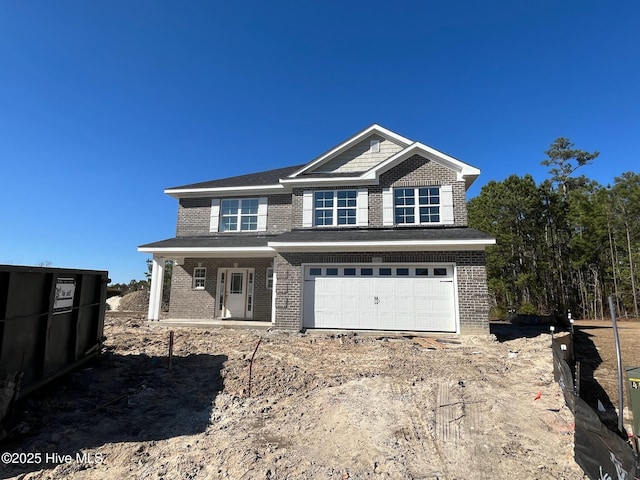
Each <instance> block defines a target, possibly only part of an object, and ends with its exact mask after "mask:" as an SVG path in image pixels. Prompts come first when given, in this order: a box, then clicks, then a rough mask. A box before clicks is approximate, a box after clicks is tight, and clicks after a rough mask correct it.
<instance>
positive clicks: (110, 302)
mask: <svg viewBox="0 0 640 480" xmlns="http://www.w3.org/2000/svg"><path fill="white" fill-rule="evenodd" d="M120 300H122V297H121V296H120V295H117V296H115V297H109V298H107V310H109V311H111V312H115V311H118V310H120Z"/></svg>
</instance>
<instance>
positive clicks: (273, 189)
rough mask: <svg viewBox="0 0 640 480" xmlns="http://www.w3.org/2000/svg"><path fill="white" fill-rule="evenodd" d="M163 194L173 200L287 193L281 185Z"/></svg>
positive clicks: (180, 191)
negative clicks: (212, 195) (212, 196)
mask: <svg viewBox="0 0 640 480" xmlns="http://www.w3.org/2000/svg"><path fill="white" fill-rule="evenodd" d="M164 193H166V194H167V195H170V196H172V197H174V198H187V197H202V196H207V195H211V194H214V195H216V196H220V195H247V194H249V195H268V194H274V193H276V194H277V193H289V191H288V189H287V187H285V186H284V185H281V184H275V185H254V186H248V187H243V186H242V185H238V186H237V187H215V188H167V189H166V190H165V191H164Z"/></svg>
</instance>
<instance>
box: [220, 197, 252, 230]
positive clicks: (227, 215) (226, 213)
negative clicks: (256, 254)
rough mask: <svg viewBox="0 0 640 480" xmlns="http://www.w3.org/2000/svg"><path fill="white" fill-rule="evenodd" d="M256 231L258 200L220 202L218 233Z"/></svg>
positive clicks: (246, 199) (245, 199) (244, 199)
mask: <svg viewBox="0 0 640 480" xmlns="http://www.w3.org/2000/svg"><path fill="white" fill-rule="evenodd" d="M257 229H258V199H257V198H243V199H240V200H222V202H221V203H220V231H221V232H229V231H232V232H238V231H245V230H257Z"/></svg>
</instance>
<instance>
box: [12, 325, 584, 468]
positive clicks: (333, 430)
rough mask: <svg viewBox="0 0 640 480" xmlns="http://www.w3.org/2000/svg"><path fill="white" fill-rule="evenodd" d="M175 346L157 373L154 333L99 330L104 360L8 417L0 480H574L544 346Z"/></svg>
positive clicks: (190, 336) (273, 338)
mask: <svg viewBox="0 0 640 480" xmlns="http://www.w3.org/2000/svg"><path fill="white" fill-rule="evenodd" d="M504 328H506V327H504ZM173 331H174V332H175V343H174V357H173V361H172V367H171V368H168V358H167V351H168V341H169V330H168V329H167V328H166V327H162V326H160V325H158V324H157V323H156V324H148V323H147V322H146V321H144V319H143V316H135V315H133V316H132V315H129V316H122V315H116V314H108V315H107V320H106V325H105V334H106V336H107V341H106V344H105V348H104V351H103V353H102V355H101V356H100V357H99V358H98V359H96V360H95V361H92V362H91V363H90V364H87V365H86V367H85V368H83V369H81V370H79V371H76V372H74V373H72V374H70V375H68V376H66V377H64V378H63V379H61V380H59V381H56V382H55V383H53V384H51V385H49V386H48V387H46V388H44V389H43V390H41V391H39V392H38V393H36V394H34V395H32V396H31V397H29V398H28V399H26V400H25V401H23V402H21V403H20V404H19V408H18V413H17V424H16V428H15V429H14V432H13V438H11V439H10V440H9V441H5V443H4V444H3V445H1V448H0V450H1V451H3V452H4V451H8V452H12V453H14V457H16V462H15V464H13V465H11V466H7V465H6V464H0V477H1V478H20V479H22V478H24V479H61V478H65V479H67V478H68V479H112V478H135V479H195V478H198V479H206V478H212V479H218V478H221V479H243V478H244V479H254V478H255V479H307V478H309V479H315V478H321V479H346V478H351V479H362V478H391V479H511V478H520V479H582V478H584V477H583V475H582V472H581V470H580V468H579V467H578V466H577V465H576V463H575V462H574V460H573V428H572V423H573V418H572V416H571V412H570V411H569V410H568V409H567V408H566V407H565V405H564V401H563V397H562V395H561V392H560V388H559V386H558V385H557V384H556V383H555V382H554V381H553V372H552V356H551V351H550V336H549V335H548V334H547V333H539V334H538V333H535V332H534V333H531V332H529V334H528V335H522V336H519V335H515V336H512V337H513V338H512V339H511V340H505V341H496V340H495V338H492V337H486V338H485V337H461V338H458V339H457V340H456V341H457V343H445V344H442V346H443V347H444V348H437V349H429V348H427V347H425V346H424V345H421V344H420V343H418V342H416V340H415V339H411V338H405V337H385V336H383V335H375V336H362V335H345V334H341V335H328V334H320V333H313V334H285V333H279V332H268V331H257V330H231V329H202V328H173ZM505 338H509V335H506V337H505ZM258 342H260V345H259V347H258V350H257V352H256V354H255V358H254V361H253V367H252V378H251V382H250V377H249V372H250V365H251V363H250V360H251V358H252V354H253V353H254V350H255V349H256V346H257V344H258ZM423 343H424V342H423ZM536 397H539V398H538V399H537V400H536ZM21 453H24V454H25V455H23V456H20V454H21ZM35 454H40V457H41V459H42V460H47V462H46V463H45V464H43V463H38V462H36V461H35V460H37V458H38V457H36V456H35ZM28 455H31V458H27V456H28ZM67 455H68V457H66V456H67ZM17 457H19V458H17ZM29 460H32V461H33V462H35V463H26V462H27V461H29ZM12 461H13V460H12Z"/></svg>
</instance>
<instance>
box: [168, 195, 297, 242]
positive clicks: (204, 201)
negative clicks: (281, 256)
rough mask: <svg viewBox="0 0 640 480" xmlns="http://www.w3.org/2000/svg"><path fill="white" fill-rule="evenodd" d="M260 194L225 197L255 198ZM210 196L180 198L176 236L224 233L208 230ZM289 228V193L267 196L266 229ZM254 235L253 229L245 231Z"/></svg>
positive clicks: (272, 231)
mask: <svg viewBox="0 0 640 480" xmlns="http://www.w3.org/2000/svg"><path fill="white" fill-rule="evenodd" d="M260 196H261V195H256V196H255V197H253V196H244V197H225V198H247V197H250V198H257V197H260ZM210 223H211V198H181V199H180V202H179V205H178V223H177V227H176V236H177V237H190V236H202V235H224V233H218V232H210V231H209V230H210ZM290 230H291V195H268V196H267V231H266V232H262V233H269V234H278V233H283V232H288V231H290ZM235 233H238V232H235ZM246 233H247V235H255V233H256V232H255V231H253V232H246Z"/></svg>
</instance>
